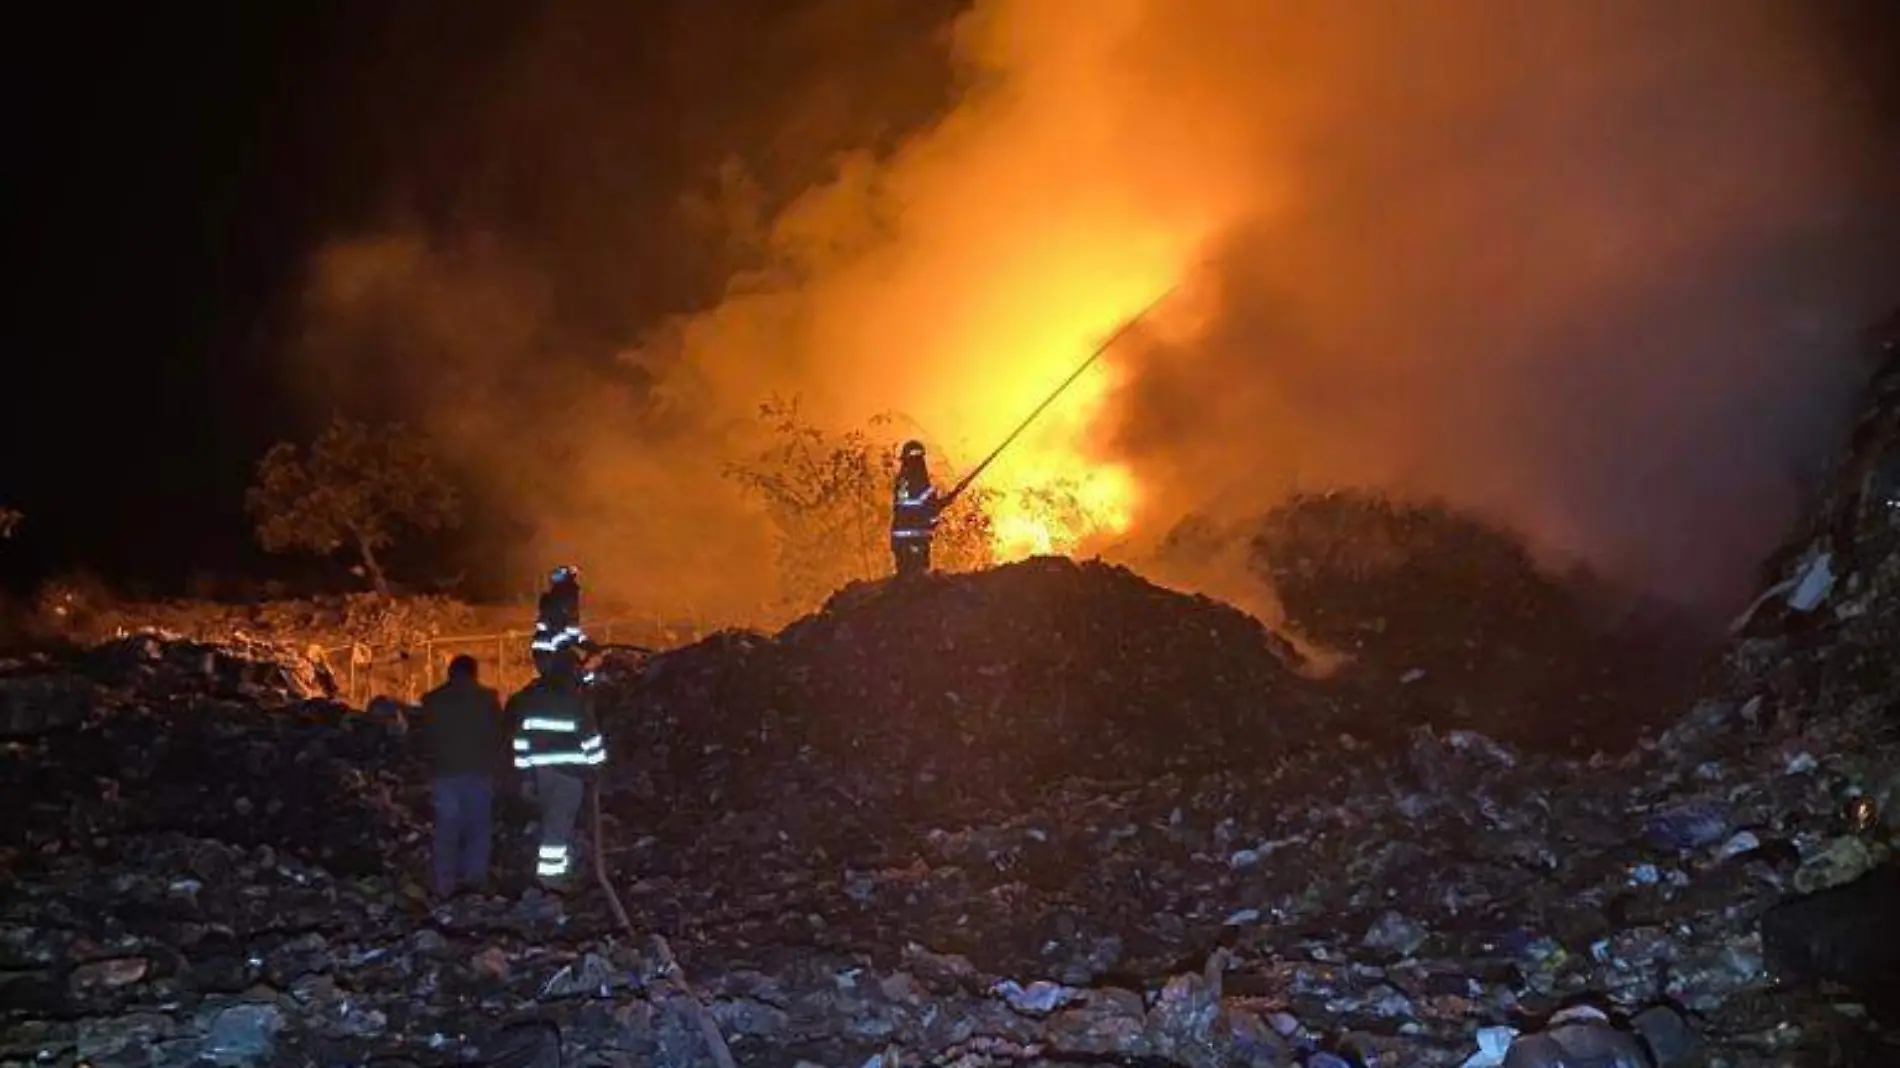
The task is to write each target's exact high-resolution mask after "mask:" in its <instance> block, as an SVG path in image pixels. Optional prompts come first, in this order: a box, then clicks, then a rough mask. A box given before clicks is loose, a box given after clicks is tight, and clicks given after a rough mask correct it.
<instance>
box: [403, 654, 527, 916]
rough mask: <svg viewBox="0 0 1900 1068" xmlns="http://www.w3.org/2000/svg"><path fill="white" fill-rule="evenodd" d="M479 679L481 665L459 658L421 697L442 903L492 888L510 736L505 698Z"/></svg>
mask: <svg viewBox="0 0 1900 1068" xmlns="http://www.w3.org/2000/svg"><path fill="white" fill-rule="evenodd" d="M475 674H476V669H475V658H474V657H472V656H458V657H456V658H455V659H453V660H451V661H449V677H448V681H447V682H444V683H443V684H442V685H440V686H438V687H436V688H435V689H433V690H430V691H429V692H428V693H427V694H424V695H423V698H422V720H423V722H422V730H423V738H424V739H425V741H426V743H427V746H428V751H429V759H430V762H431V765H432V768H433V773H434V784H433V785H434V793H435V892H436V893H437V894H439V895H441V896H443V897H447V896H449V895H451V894H453V893H455V891H456V890H458V889H463V888H466V889H471V890H480V889H482V888H483V887H484V885H485V884H486V883H487V881H488V859H489V851H490V849H491V847H492V843H493V837H492V835H493V828H492V823H491V819H492V807H493V803H494V794H495V789H494V787H495V773H496V772H497V771H498V770H500V768H501V754H502V751H503V749H504V745H503V742H502V737H503V735H504V734H506V733H507V731H506V728H505V727H504V725H503V723H502V710H501V698H500V696H499V695H497V694H496V693H495V691H493V690H491V689H489V688H488V687H486V686H483V685H482V684H481V683H479V682H477V681H476V678H475Z"/></svg>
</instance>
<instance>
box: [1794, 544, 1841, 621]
mask: <svg viewBox="0 0 1900 1068" xmlns="http://www.w3.org/2000/svg"><path fill="white" fill-rule="evenodd" d="M1833 589H1834V557H1833V555H1832V554H1829V553H1819V554H1817V555H1815V556H1813V557H1810V558H1809V559H1808V561H1807V566H1806V567H1805V568H1803V569H1802V572H1801V578H1800V579H1799V580H1798V581H1797V582H1796V583H1795V587H1794V592H1793V593H1790V594H1789V595H1788V607H1790V608H1792V609H1794V610H1795V611H1797V612H1812V611H1813V610H1814V609H1815V607H1816V606H1818V605H1819V604H1820V603H1821V602H1822V601H1824V600H1826V599H1827V595H1828V594H1829V593H1830V592H1832V591H1833Z"/></svg>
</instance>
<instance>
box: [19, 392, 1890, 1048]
mask: <svg viewBox="0 0 1900 1068" xmlns="http://www.w3.org/2000/svg"><path fill="white" fill-rule="evenodd" d="M1896 432H1900V376H1896V375H1891V374H1890V375H1885V376H1883V377H1882V378H1881V379H1879V380H1877V381H1876V382H1875V384H1874V395H1873V399H1872V401H1871V402H1870V405H1869V408H1868V412H1867V416H1866V418H1865V419H1864V420H1863V422H1862V425H1861V427H1860V429H1859V432H1858V433H1857V435H1856V437H1855V440H1854V443H1853V447H1852V450H1851V452H1850V455H1849V456H1847V457H1846V458H1845V460H1844V462H1843V464H1842V466H1841V469H1840V472H1839V473H1838V475H1837V477H1836V478H1835V480H1834V482H1833V485H1832V488H1831V489H1830V491H1829V492H1828V494H1827V495H1826V497H1825V499H1824V500H1823V501H1822V502H1821V504H1820V506H1819V507H1818V508H1817V510H1816V512H1815V514H1814V516H1813V518H1812V521H1811V522H1810V523H1808V524H1807V525H1806V526H1805V527H1804V528H1803V529H1802V530H1801V531H1798V532H1797V534H1796V536H1795V537H1793V538H1792V539H1791V540H1790V542H1789V546H1788V550H1787V551H1786V552H1785V553H1783V554H1781V556H1780V557H1779V558H1778V559H1777V560H1776V561H1775V562H1774V564H1773V574H1772V575H1770V576H1768V581H1767V589H1766V590H1765V592H1764V593H1763V596H1762V599H1761V600H1760V601H1759V602H1758V603H1757V604H1756V606H1755V607H1754V608H1752V609H1751V610H1750V612H1749V613H1748V614H1747V615H1746V616H1745V617H1744V618H1742V619H1740V620H1738V621H1737V623H1736V626H1735V628H1734V631H1735V632H1734V635H1733V637H1732V640H1731V641H1730V642H1729V643H1728V645H1727V647H1726V649H1725V650H1724V652H1723V654H1722V655H1721V657H1720V658H1719V660H1717V661H1716V662H1715V663H1713V664H1712V665H1711V667H1710V670H1709V671H1708V673H1707V676H1706V679H1705V681H1704V682H1703V683H1702V685H1701V686H1700V687H1699V695H1698V697H1697V699H1695V700H1693V701H1689V702H1680V703H1666V702H1663V701H1661V700H1658V701H1656V702H1655V703H1654V704H1653V705H1652V706H1649V707H1639V708H1632V707H1629V706H1630V705H1631V704H1632V703H1633V702H1632V698H1631V695H1630V693H1629V692H1628V691H1627V690H1625V691H1619V693H1620V694H1621V695H1620V696H1619V697H1618V698H1617V700H1616V701H1614V702H1608V703H1603V702H1599V703H1597V704H1592V703H1591V702H1590V701H1585V700H1579V701H1575V702H1570V706H1571V707H1572V709H1573V710H1575V709H1582V710H1584V712H1583V713H1575V712H1574V711H1573V713H1572V714H1582V715H1586V717H1587V718H1586V720H1584V721H1579V722H1576V723H1569V724H1566V725H1564V727H1563V729H1562V730H1559V731H1554V732H1553V731H1552V730H1550V729H1548V723H1547V722H1546V721H1547V720H1548V718H1549V717H1548V716H1545V717H1544V719H1540V715H1541V714H1543V713H1544V711H1545V710H1543V709H1540V708H1538V707H1532V706H1530V705H1527V704H1526V703H1525V702H1523V701H1521V700H1510V699H1506V698H1503V697H1499V696H1497V695H1499V694H1509V693H1513V692H1515V693H1526V692H1535V691H1534V690H1530V689H1524V688H1516V689H1514V688H1513V687H1509V686H1501V687H1499V686H1494V687H1490V688H1488V689H1487V690H1486V691H1485V692H1486V693H1487V694H1488V695H1490V696H1488V697H1486V698H1485V699H1482V700H1480V699H1477V698H1472V697H1469V696H1468V695H1461V693H1460V692H1454V691H1456V689H1457V688H1456V687H1455V686H1452V689H1450V690H1445V689H1442V686H1451V685H1452V684H1450V683H1441V690H1440V691H1438V692H1436V693H1434V694H1433V695H1432V696H1431V698H1430V699H1429V700H1424V701H1421V700H1418V699H1416V698H1415V697H1414V694H1415V693H1416V692H1417V689H1416V688H1415V687H1413V684H1414V683H1415V682H1417V681H1418V679H1419V678H1421V677H1428V678H1429V677H1438V676H1435V675H1434V674H1433V673H1434V672H1435V671H1437V670H1438V669H1437V668H1429V667H1419V666H1415V665H1412V664H1410V663H1409V662H1408V663H1405V664H1401V663H1399V662H1397V660H1394V661H1393V662H1391V663H1385V664H1381V665H1377V668H1378V670H1373V671H1362V672H1348V673H1344V674H1342V675H1338V676H1334V677H1330V678H1318V677H1315V676H1314V673H1313V672H1311V671H1308V670H1305V665H1303V664H1302V663H1301V662H1300V660H1299V657H1298V656H1297V655H1296V654H1295V653H1294V652H1293V651H1292V649H1291V648H1289V647H1288V646H1287V645H1286V644H1285V643H1284V642H1282V641H1280V640H1279V639H1277V638H1276V637H1275V636H1274V635H1272V634H1270V633H1268V632H1267V631H1266V630H1264V629H1263V628H1262V627H1261V626H1260V625H1259V624H1258V623H1256V622H1254V621H1253V620H1251V619H1250V618H1248V617H1247V616H1245V615H1242V614H1240V613H1238V612H1236V611H1234V610H1232V609H1230V608H1227V607H1225V606H1223V605H1220V604H1218V603H1215V602H1212V601H1208V600H1205V599H1201V598H1194V597H1187V596H1183V595H1180V594H1177V593H1173V592H1170V591H1167V590H1163V589H1160V588H1157V587H1155V586H1153V585H1151V584H1149V583H1148V582H1146V581H1144V580H1143V579H1141V578H1140V577H1139V576H1137V575H1134V574H1132V573H1129V572H1127V571H1123V570H1120V569H1116V568H1111V567H1106V566H1102V565H1097V564H1085V565H1078V564H1072V563H1069V562H1067V561H1060V560H1037V561H1030V562H1026V563H1023V564H1018V565H1012V566H1010V567H1005V568H999V569H996V570H994V571H989V572H984V573H980V574H975V575H965V576H943V577H933V578H931V579H928V580H926V581H923V582H921V583H919V584H916V585H915V586H910V587H903V588H899V587H893V586H890V585H885V584H880V585H870V586H862V587H857V588H853V589H850V590H846V591H844V592H842V593H841V594H839V595H838V596H837V597H836V598H834V599H833V601H832V602H831V603H830V604H829V605H827V606H826V607H825V609H824V610H823V611H821V612H819V613H817V614H815V615H813V616H812V617H810V618H808V619H805V620H801V621H799V622H797V623H795V624H793V625H792V626H791V627H789V628H787V629H786V630H785V631H783V632H781V633H779V634H777V635H773V636H766V635H761V634H749V633H727V634H721V635H716V636H714V637H712V638H710V639H707V640H705V641H702V642H699V643H697V644H694V645H691V646H688V647H685V648H682V649H676V650H672V651H669V652H667V653H665V654H663V655H662V656H660V657H658V658H657V659H654V660H652V661H649V662H641V661H637V660H633V659H623V660H620V661H617V662H610V663H609V664H608V665H607V666H606V668H605V670H604V671H603V681H602V683H601V684H600V686H601V690H600V692H601V698H602V703H603V707H604V709H605V719H606V725H607V730H608V733H609V737H610V742H611V748H612V761H611V764H610V765H609V770H608V772H607V774H606V776H605V778H604V781H603V783H602V785H601V790H600V795H601V799H602V810H603V812H604V816H603V819H602V832H603V833H602V834H601V837H600V842H601V847H602V848H601V849H600V850H599V852H598V854H597V856H598V859H599V860H600V861H602V862H603V864H604V867H605V868H606V869H607V872H608V882H609V884H610V885H611V886H612V887H613V889H614V892H615V893H616V894H617V895H618V898H619V899H620V900H622V901H624V903H625V905H626V907H627V908H628V910H629V911H630V913H631V916H632V919H633V923H634V924H635V925H636V926H637V928H638V929H637V930H636V931H635V932H632V933H629V932H627V931H625V930H623V929H622V928H621V927H620V925H619V924H618V923H617V922H616V920H615V918H614V916H613V914H612V912H611V910H610V908H609V897H608V895H607V894H606V893H605V892H603V891H602V890H600V889H599V888H597V887H592V886H586V887H582V888H581V889H580V891H579V892H577V893H575V894H574V895H572V896H570V897H569V898H568V899H567V900H565V901H561V900H558V899H554V898H550V897H547V896H545V895H543V894H541V893H539V892H537V891H531V890H525V889H523V887H524V886H525V879H524V874H525V873H524V871H523V868H524V866H525V865H524V863H523V862H524V861H525V860H526V858H527V856H528V855H529V850H528V849H527V845H526V842H527V839H526V838H525V834H526V832H527V830H528V828H527V826H526V815H527V813H526V809H525V808H524V807H521V806H520V805H519V804H518V803H514V802H512V801H511V804H509V805H508V806H505V807H504V812H503V824H504V829H503V839H504V840H503V841H502V843H501V850H500V852H501V855H502V858H503V868H504V871H503V873H502V878H501V885H500V886H499V887H498V888H497V889H498V890H499V891H501V892H498V893H496V894H495V895H493V896H487V897H475V898H464V899H457V900H455V901H452V902H449V903H446V904H437V903H434V902H430V901H429V900H427V896H426V894H425V892H424V891H423V889H422V886H423V882H424V881H425V880H424V874H423V873H424V871H425V868H426V865H427V862H428V843H427V825H426V819H427V802H426V793H425V790H426V784H425V782H424V778H423V771H422V768H421V766H420V764H419V762H418V761H417V759H416V754H415V753H414V745H413V740H412V736H411V735H410V733H409V731H408V725H407V723H406V721H405V714H404V713H403V712H402V711H401V710H400V709H398V708H396V707H395V706H393V705H390V704H387V703H382V704H378V705H376V706H373V707H372V708H371V709H370V710H368V711H356V710H352V709H349V708H345V707H342V706H340V705H337V704H333V703H327V702H325V701H322V700H312V699H310V698H308V697H307V696H305V695H307V694H309V693H311V692H312V690H311V687H310V686H309V680H307V679H301V678H299V677H298V676H297V673H296V670H295V669H294V665H293V668H292V669H291V670H288V671H287V670H286V667H285V665H284V664H283V663H281V662H277V661H273V660H270V659H268V658H267V659H263V660H259V659H255V657H256V656H257V655H258V654H257V650H256V649H239V648H233V647H229V646H202V645H192V644H189V643H185V642H180V641H173V640H160V639H159V638H155V637H133V638H122V639H118V640H115V641H112V642H109V643H107V644H105V645H102V646H99V647H97V648H94V649H92V650H91V651H89V652H86V653H83V654H78V653H74V654H70V655H68V654H58V655H55V654H44V653H42V654H36V655H34V656H31V657H26V658H20V659H14V660H8V661H0V745H3V746H4V748H3V749H0V808H4V811H5V812H6V817H5V818H4V819H0V854H3V855H4V860H5V863H4V893H0V1036H3V1037H0V1063H6V1064H21V1065H25V1064H34V1065H74V1064H79V1063H85V1064H89V1065H96V1066H108V1065H111V1066H132V1065H166V1066H179V1068H182V1066H186V1065H198V1064H217V1065H224V1066H248V1065H279V1064H282V1065H326V1066H327V1065H345V1064H349V1065H358V1064H370V1063H375V1064H382V1065H392V1066H393V1065H437V1064H451V1063H455V1064H460V1063H474V1064H484V1065H495V1066H527V1065H534V1066H545V1068H553V1066H556V1065H636V1064H639V1065H645V1064H668V1065H688V1064H711V1063H718V1058H719V1057H720V1056H722V1055H727V1054H729V1055H730V1056H731V1057H732V1058H734V1060H735V1061H736V1063H738V1064H744V1065H761V1066H763V1065H786V1066H791V1065H797V1064H801V1063H804V1064H811V1065H830V1066H863V1065H875V1066H877V1068H897V1066H898V1065H922V1064H957V1065H969V1066H976V1065H1003V1064H1122V1065H1192V1066H1196V1068H1199V1066H1212V1065H1223V1064H1244V1065H1254V1066H1262V1068H1265V1066H1281V1065H1304V1066H1307V1068H1340V1066H1342V1065H1344V1066H1350V1065H1366V1066H1395V1068H1396V1066H1412V1065H1470V1066H1472V1068H1484V1066H1489V1065H1498V1064H1500V1063H1503V1064H1505V1065H1507V1068H1521V1066H1523V1065H1532V1066H1536V1065H1545V1066H1549V1065H1554V1064H1557V1063H1559V1062H1558V1061H1556V1060H1552V1059H1550V1058H1548V1057H1545V1058H1543V1059H1538V1057H1537V1055H1536V1043H1538V1042H1541V1041H1547V1040H1554V1039H1555V1038H1557V1037H1561V1036H1564V1035H1575V1034H1577V1033H1584V1034H1586V1037H1587V1036H1588V1035H1595V1036H1597V1037H1599V1038H1601V1037H1602V1036H1605V1035H1608V1036H1612V1037H1614V1036H1615V1035H1617V1034H1628V1033H1632V1032H1640V1033H1641V1034H1642V1035H1643V1040H1644V1041H1645V1042H1646V1043H1648V1045H1647V1046H1646V1047H1645V1048H1646V1049H1647V1050H1648V1053H1647V1054H1643V1055H1641V1056H1643V1057H1644V1058H1645V1059H1647V1060H1651V1061H1656V1062H1660V1064H1658V1065H1652V1066H1647V1068H1662V1066H1673V1065H1698V1064H1707V1065H1726V1066H1733V1068H1742V1066H1764V1068H1765V1066H1771V1065H1773V1066H1802V1065H1891V1064H1895V1063H1900V981H1897V980H1896V977H1900V907H1896V902H1900V869H1896V867H1895V865H1894V863H1893V861H1892V859H1891V853H1892V849H1893V847H1894V845H1895V844H1896V838H1895V826H1896V821H1895V820H1894V818H1893V814H1894V813H1895V812H1900V713H1897V712H1896V694H1897V693H1900V665H1896V660H1895V657H1894V655H1893V650H1894V649H1895V648H1896V643H1900V510H1897V509H1896V507H1895V505H1894V504H1893V503H1892V502H1894V501H1895V500H1900V475H1896V474H1895V472H1896V471H1900V446H1896V442H1895V435H1896ZM1432 637H1433V645H1434V647H1435V648H1440V649H1444V648H1451V649H1454V650H1459V649H1461V648H1462V647H1461V646H1460V644H1459V643H1456V642H1453V643H1447V642H1446V641H1445V636H1444V635H1443V634H1434V635H1433V636H1432ZM1388 647H1390V643H1388ZM1458 656H1459V658H1460V659H1461V660H1465V659H1469V658H1466V657H1465V654H1464V653H1463V652H1462V651H1460V652H1459V653H1458ZM1473 656H1474V657H1476V658H1478V659H1481V658H1482V656H1483V650H1482V649H1478V650H1475V651H1474V653H1473ZM1465 667H1466V669H1467V670H1469V669H1470V664H1469V663H1467V664H1466V665H1465ZM1500 670H1503V668H1502V666H1501V667H1500ZM1440 674H1441V675H1442V674H1443V673H1440ZM1574 677H1576V678H1579V679H1585V678H1588V677H1590V673H1589V672H1587V671H1576V672H1574ZM1634 703H1636V704H1640V703H1641V702H1634ZM1644 722H1648V723H1649V724H1651V726H1650V727H1649V729H1646V730H1635V731H1634V733H1630V731H1631V729H1632V728H1640V727H1641V725H1642V724H1643V723H1644ZM1559 737H1561V738H1562V739H1565V740H1566V741H1565V744H1552V743H1553V739H1555V738H1559ZM1632 739H1633V741H1632ZM1579 743H1581V744H1579ZM589 859H590V860H591V859H593V858H589ZM675 954H676V955H677V957H676V958H675V956H674V955H675ZM1592 1010H1594V1012H1595V1013H1596V1014H1597V1015H1596V1016H1594V1017H1590V1016H1589V1015H1588V1014H1589V1012H1590V1011H1592ZM1579 1012H1583V1013H1584V1016H1583V1017H1579V1016H1578V1015H1577V1014H1578V1013H1579ZM1580 1019H1581V1020H1582V1021H1583V1022H1578V1021H1579V1020H1580ZM1592 1019H1594V1020H1595V1021H1597V1022H1595V1023H1591V1022H1589V1021H1590V1020H1592ZM1564 1021H1569V1023H1568V1024H1567V1025H1566V1024H1565V1023H1564ZM708 1022H709V1023H710V1025H711V1026H710V1028H709V1027H707V1026H706V1025H707V1023H708ZM1566 1028H1567V1029H1566ZM1579 1028H1581V1029H1582V1031H1581V1032H1579V1031H1578V1029H1579ZM709 1030H711V1031H716V1032H717V1036H718V1040H717V1041H713V1040H711V1039H709V1038H708V1034H707V1032H708V1031H709ZM1540 1031H1542V1032H1543V1034H1544V1036H1545V1037H1539V1033H1540ZM1514 1035H1517V1036H1519V1037H1517V1039H1516V1048H1515V1050H1514V1051H1513V1052H1512V1053H1511V1054H1510V1058H1511V1059H1509V1060H1505V1059H1504V1049H1505V1047H1506V1046H1509V1045H1511V1044H1512V1042H1513V1036H1514ZM1630 1041H1634V1040H1633V1039H1631V1040H1630ZM1632 1048H1634V1047H1632ZM1638 1056H1639V1055H1638V1054H1636V1053H1631V1054H1629V1055H1627V1056H1625V1057H1624V1058H1623V1059H1620V1060H1615V1061H1613V1062H1612V1061H1610V1060H1603V1061H1601V1062H1599V1063H1604V1064H1609V1063H1615V1064H1617V1065H1619V1066H1628V1068H1639V1061H1638V1060H1636V1059H1632V1058H1635V1057H1638ZM1571 1063H1573V1064H1574V1063H1578V1062H1576V1061H1572V1062H1571Z"/></svg>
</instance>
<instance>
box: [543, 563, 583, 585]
mask: <svg viewBox="0 0 1900 1068" xmlns="http://www.w3.org/2000/svg"><path fill="white" fill-rule="evenodd" d="M580 577H581V569H580V568H578V567H575V566H574V565H573V564H562V565H561V566H560V567H557V568H555V569H554V573H553V574H551V575H549V576H548V581H549V582H550V583H553V584H554V585H556V586H559V585H561V584H562V583H564V582H577V581H579V580H580Z"/></svg>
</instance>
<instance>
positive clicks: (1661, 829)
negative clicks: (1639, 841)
mask: <svg viewBox="0 0 1900 1068" xmlns="http://www.w3.org/2000/svg"><path fill="white" fill-rule="evenodd" d="M1731 818H1732V817H1731V814H1730V811H1729V807H1728V806H1727V805H1725V804H1723V803H1722V802H1720V801H1709V800H1699V801H1685V802H1683V803H1682V804H1679V805H1672V806H1670V807H1669V808H1666V809H1664V810H1662V811H1661V812H1658V813H1656V814H1655V815H1654V816H1651V817H1650V819H1649V823H1648V826H1647V827H1646V828H1645V832H1646V836H1647V837H1648V838H1649V840H1650V841H1651V842H1653V843H1655V844H1656V845H1658V846H1661V847H1663V848H1665V849H1700V848H1702V847H1703V846H1709V845H1714V844H1715V843H1717V842H1720V841H1721V840H1722V839H1724V838H1727V837H1728V835H1729V832H1730V831H1732V830H1733V829H1734V825H1733V824H1732V823H1731V822H1730V820H1731Z"/></svg>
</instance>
